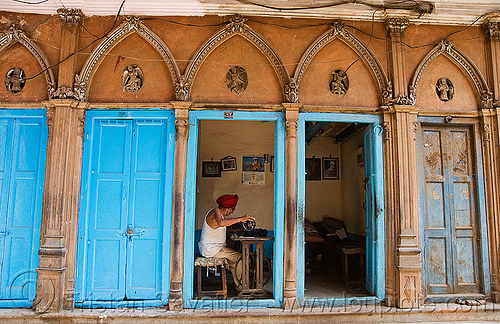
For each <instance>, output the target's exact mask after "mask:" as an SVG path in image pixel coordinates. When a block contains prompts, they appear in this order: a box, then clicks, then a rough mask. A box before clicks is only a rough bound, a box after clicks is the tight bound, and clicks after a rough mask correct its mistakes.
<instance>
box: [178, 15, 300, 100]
mask: <svg viewBox="0 0 500 324" xmlns="http://www.w3.org/2000/svg"><path fill="white" fill-rule="evenodd" d="M235 35H240V36H242V37H243V38H245V39H247V40H248V41H250V42H251V43H252V44H254V45H255V46H256V47H257V48H258V49H259V50H260V51H261V52H262V53H263V54H264V55H265V56H266V57H267V59H268V60H269V61H270V62H271V64H272V66H273V69H274V71H275V72H276V75H277V76H278V79H279V80H280V84H281V88H282V92H283V97H284V98H285V97H286V96H285V93H284V91H285V90H284V89H285V87H286V86H287V85H288V84H289V82H290V76H289V74H288V71H287V70H286V69H285V67H284V65H283V61H282V60H281V58H280V57H279V56H278V54H277V52H276V51H275V50H274V48H273V47H272V46H271V44H269V43H268V42H267V41H266V40H265V39H264V37H262V36H261V35H260V34H258V33H257V32H255V31H253V30H252V29H251V28H250V27H249V26H247V25H246V24H244V23H243V19H242V18H241V16H240V15H234V16H233V17H232V18H231V21H230V23H229V24H228V25H227V26H226V27H225V28H223V29H222V30H220V31H219V32H217V33H216V34H215V35H213V36H212V37H211V38H210V39H209V40H208V41H207V42H205V44H203V45H202V46H201V47H200V48H199V49H198V51H197V52H196V53H195V55H194V56H193V58H192V59H191V61H190V62H189V65H188V67H187V68H186V72H185V73H184V76H183V78H182V80H181V87H179V88H178V89H176V95H177V98H178V99H179V100H189V98H190V96H191V92H190V86H191V85H192V84H193V81H194V78H195V76H196V73H197V72H198V70H199V68H200V66H201V64H202V63H203V62H204V60H205V59H206V58H207V56H208V55H209V54H210V53H212V51H213V50H214V49H215V48H216V47H217V46H218V45H220V44H221V43H223V42H224V41H226V40H228V39H229V38H231V37H233V36H235Z"/></svg>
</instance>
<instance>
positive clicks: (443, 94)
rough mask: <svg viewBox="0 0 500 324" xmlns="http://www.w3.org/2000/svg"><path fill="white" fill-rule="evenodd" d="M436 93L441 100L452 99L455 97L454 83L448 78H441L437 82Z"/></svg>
mask: <svg viewBox="0 0 500 324" xmlns="http://www.w3.org/2000/svg"><path fill="white" fill-rule="evenodd" d="M436 93H437V95H438V96H439V99H440V100H441V101H450V100H451V99H453V93H454V90H453V83H451V81H450V80H448V79H447V78H441V79H439V80H438V81H437V84H436Z"/></svg>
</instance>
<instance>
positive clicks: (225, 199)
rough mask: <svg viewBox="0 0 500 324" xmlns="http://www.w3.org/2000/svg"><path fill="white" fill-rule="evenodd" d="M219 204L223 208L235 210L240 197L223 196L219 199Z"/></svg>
mask: <svg viewBox="0 0 500 324" xmlns="http://www.w3.org/2000/svg"><path fill="white" fill-rule="evenodd" d="M217 203H218V204H219V206H221V207H226V208H234V207H236V204H237V203H238V195H222V196H220V197H219V198H217Z"/></svg>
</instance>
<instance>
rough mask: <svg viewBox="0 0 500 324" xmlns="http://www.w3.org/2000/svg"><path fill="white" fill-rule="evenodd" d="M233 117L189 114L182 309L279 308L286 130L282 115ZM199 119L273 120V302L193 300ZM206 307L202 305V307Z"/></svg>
mask: <svg viewBox="0 0 500 324" xmlns="http://www.w3.org/2000/svg"><path fill="white" fill-rule="evenodd" d="M231 112H232V113H233V118H231V119H226V118H224V111H220V110H198V111H190V112H189V124H190V129H189V138H188V148H187V165H186V191H185V199H186V200H185V212H184V252H185V253H184V268H183V269H184V278H183V287H182V289H183V304H184V307H185V308H198V307H199V305H205V304H206V305H208V306H206V307H207V308H210V307H213V305H222V306H221V307H217V308H224V307H228V306H227V303H228V302H231V305H232V307H235V308H236V307H242V306H243V305H244V306H245V307H251V308H264V307H280V306H281V303H282V302H283V276H282V273H283V255H284V254H283V253H284V252H283V244H284V243H283V242H284V233H283V231H284V228H283V226H284V213H285V205H284V199H285V190H284V187H285V167H284V163H285V153H284V151H285V150H284V147H285V127H284V113H282V112H253V111H252V112H250V111H231ZM200 120H255V121H274V125H275V128H274V136H275V139H274V155H275V172H274V234H275V237H274V243H273V244H274V256H273V278H274V280H273V294H274V299H262V300H241V299H235V300H210V301H203V300H195V299H193V297H194V296H193V286H194V252H193V253H192V252H191V251H194V241H195V237H194V236H195V230H196V227H195V215H196V208H195V206H196V161H197V156H198V126H199V121H200ZM202 308H205V306H202Z"/></svg>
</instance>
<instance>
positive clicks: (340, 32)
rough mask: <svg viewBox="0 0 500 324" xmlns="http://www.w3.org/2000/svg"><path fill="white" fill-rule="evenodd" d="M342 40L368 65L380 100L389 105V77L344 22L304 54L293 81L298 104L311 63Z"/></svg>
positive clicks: (338, 23)
mask: <svg viewBox="0 0 500 324" xmlns="http://www.w3.org/2000/svg"><path fill="white" fill-rule="evenodd" d="M337 38H338V39H340V40H341V41H343V42H344V43H346V44H347V45H348V46H349V47H351V48H352V49H353V50H354V51H355V52H357V53H358V54H359V55H360V56H361V58H362V59H363V61H364V62H365V63H366V64H367V66H368V68H369V70H370V71H371V72H372V74H373V76H374V78H375V80H376V82H377V86H378V89H379V93H380V99H381V104H382V105H388V104H389V103H390V99H392V85H391V83H390V82H389V80H388V78H387V75H386V74H385V72H384V70H383V69H382V65H381V64H380V62H379V60H378V59H377V58H376V57H375V54H374V53H373V52H372V51H371V50H370V48H369V47H368V46H366V45H365V44H364V43H363V41H362V40H361V39H359V38H358V37H357V36H356V35H354V34H353V33H351V32H350V31H349V29H348V28H347V27H346V26H345V24H344V23H342V22H335V23H334V24H333V25H332V26H331V28H330V29H329V30H327V31H326V32H325V33H324V34H323V35H321V36H319V37H318V38H317V39H316V40H315V41H314V42H313V43H312V44H311V45H310V46H309V47H308V48H307V50H306V51H305V52H304V55H302V57H301V58H300V61H299V64H298V66H297V69H296V70H295V74H294V77H293V79H292V81H294V82H295V87H296V89H297V90H296V97H297V99H296V102H298V90H299V89H300V82H301V81H302V77H303V75H304V72H305V71H306V69H307V67H308V66H309V64H310V63H311V61H312V59H313V58H314V56H315V55H316V54H317V53H318V52H319V51H320V50H321V49H322V48H323V47H325V46H326V45H327V44H329V43H330V42H332V41H333V40H335V39H337Z"/></svg>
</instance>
